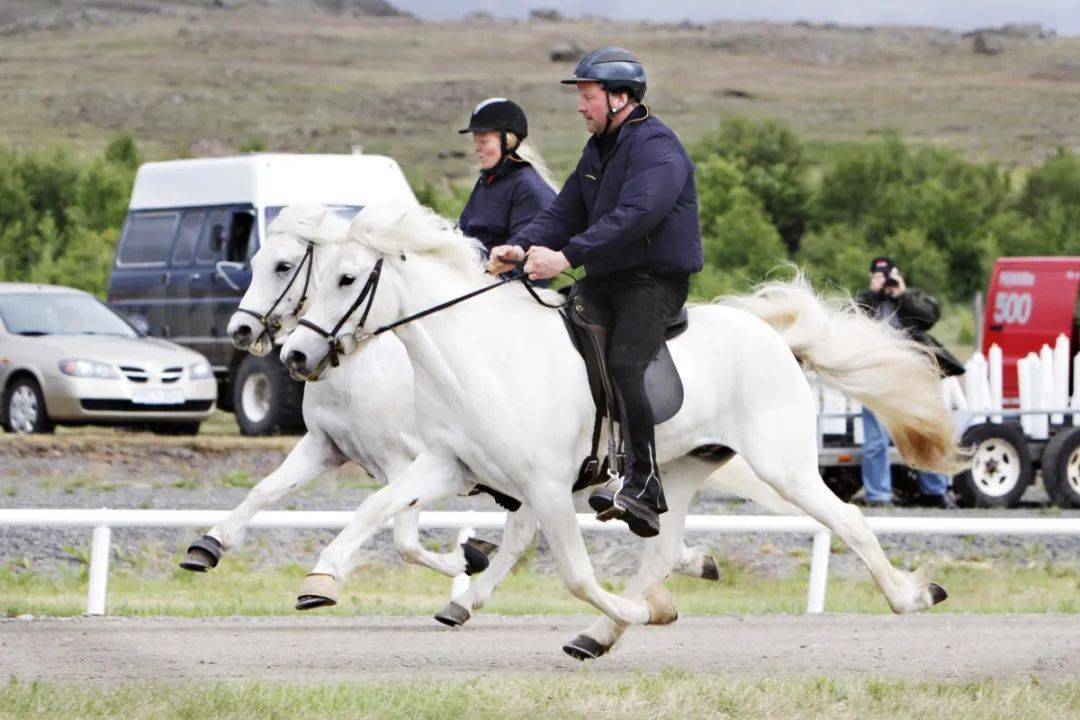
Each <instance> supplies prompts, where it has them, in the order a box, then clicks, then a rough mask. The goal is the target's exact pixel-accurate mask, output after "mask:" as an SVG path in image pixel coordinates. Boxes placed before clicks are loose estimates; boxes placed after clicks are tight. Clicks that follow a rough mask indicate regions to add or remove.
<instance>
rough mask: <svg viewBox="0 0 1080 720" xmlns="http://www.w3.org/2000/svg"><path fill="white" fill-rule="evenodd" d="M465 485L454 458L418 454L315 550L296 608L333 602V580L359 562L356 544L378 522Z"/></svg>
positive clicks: (367, 537)
mask: <svg viewBox="0 0 1080 720" xmlns="http://www.w3.org/2000/svg"><path fill="white" fill-rule="evenodd" d="M463 489H465V488H464V486H463V482H462V468H461V466H460V464H459V463H458V462H457V460H456V459H454V458H452V457H446V456H444V455H438V454H435V453H432V452H427V451H425V452H423V453H421V454H420V455H419V456H418V457H417V458H416V460H414V461H413V462H412V464H411V465H409V467H408V468H407V469H406V470H405V472H403V473H402V474H401V475H400V476H398V477H397V478H396V479H395V480H394V481H393V482H391V483H390V484H389V485H386V486H384V487H382V488H380V489H379V490H377V491H376V492H374V493H372V494H371V495H369V496H368V497H367V498H366V499H365V500H364V502H363V503H361V504H360V507H359V508H357V510H356V514H355V515H354V516H353V519H352V520H350V521H349V524H348V525H346V526H345V528H344V529H343V530H342V531H341V532H340V533H339V534H338V536H337V537H336V538H334V540H333V542H331V543H330V544H329V545H327V546H326V548H325V549H324V550H323V551H322V553H321V554H320V555H319V561H318V563H316V565H315V567H314V568H313V569H312V571H311V572H310V573H308V576H307V578H305V580H304V582H303V584H302V585H301V587H300V592H299V597H298V599H297V603H296V608H297V609H298V610H308V609H311V608H316V607H321V606H324V605H334V604H336V603H337V584H338V581H340V580H344V579H345V578H347V577H348V575H349V573H350V572H352V570H353V569H354V568H355V567H356V565H357V564H358V562H359V555H360V547H361V546H362V545H363V544H364V543H365V542H367V541H368V540H369V539H371V536H372V535H374V534H375V533H376V532H377V531H378V530H379V528H380V527H382V525H383V523H385V522H386V521H387V520H389V519H390V518H391V517H393V516H395V515H397V514H398V513H400V512H403V511H405V510H407V509H409V508H413V507H420V506H422V505H425V504H427V503H430V502H433V501H435V500H439V499H441V498H444V497H446V496H448V495H452V494H453V493H455V492H458V491H461V490H463Z"/></svg>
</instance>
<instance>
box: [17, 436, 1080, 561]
mask: <svg viewBox="0 0 1080 720" xmlns="http://www.w3.org/2000/svg"><path fill="white" fill-rule="evenodd" d="M293 442H294V439H289V438H270V439H262V438H260V439H249V438H238V437H232V438H229V437H214V436H209V437H207V436H200V437H199V438H197V439H195V440H192V439H174V438H168V439H166V438H155V437H153V436H141V435H131V436H125V435H121V434H101V435H59V436H56V437H51V438H50V437H44V438H33V439H30V440H28V439H26V438H16V437H12V436H3V437H0V507H7V508H41V507H54V508H95V507H103V506H104V507H110V508H172V509H229V508H232V507H233V506H235V505H236V504H237V503H238V502H240V500H241V499H242V498H243V497H244V495H245V494H246V493H247V491H248V488H249V487H250V485H251V484H253V483H254V482H256V481H257V480H258V479H259V478H261V477H263V476H264V475H266V474H267V473H269V472H270V471H271V470H273V469H274V468H275V467H276V466H277V465H278V464H279V463H280V462H281V460H282V459H283V458H284V457H285V455H286V453H287V451H288V448H289V447H291V444H292V443H293ZM376 487H377V485H376V484H375V483H374V482H373V481H372V480H371V479H370V478H369V477H367V476H366V475H365V474H364V473H363V471H361V470H360V469H359V468H357V467H355V466H353V465H351V464H350V465H346V466H345V467H343V468H341V469H340V470H338V471H335V472H334V473H331V474H330V475H328V476H327V477H323V478H320V479H318V480H316V481H315V482H313V483H312V484H311V485H310V486H309V487H307V488H305V489H303V490H301V491H299V492H297V493H295V494H294V495H292V496H290V497H288V498H286V499H285V501H284V502H283V503H282V506H281V507H282V508H283V509H298V510H347V509H352V508H354V507H356V506H357V505H358V504H359V503H360V502H361V501H362V500H363V499H364V498H365V497H366V496H367V495H369V494H370V493H371V492H373V491H374V489H376ZM1025 499H1026V500H1028V502H1027V503H1026V505H1025V507H1021V508H1017V509H1014V510H1008V511H1005V510H962V511H958V512H959V513H962V514H964V515H966V516H997V515H1001V514H1008V515H1009V516H1010V517H1021V516H1040V515H1050V516H1069V517H1080V511H1075V510H1073V511H1060V510H1057V509H1054V508H1044V507H1040V506H1039V503H1040V501H1044V500H1045V495H1043V494H1042V492H1041V489H1039V488H1032V489H1030V490H1029V493H1028V495H1027V496H1026V498H1025ZM432 509H476V510H496V509H498V508H496V507H495V505H494V503H493V502H492V501H491V500H490V499H489V498H487V497H486V496H482V497H474V498H453V499H451V500H448V501H445V502H443V503H441V504H440V505H439V506H437V507H436V508H432ZM692 512H693V513H696V514H710V513H717V514H759V513H761V509H760V508H759V507H757V506H755V505H754V504H752V503H745V502H742V501H739V500H734V499H732V498H729V497H725V496H722V495H719V494H716V493H702V494H700V495H699V496H698V497H697V499H696V500H695V502H694V505H693V508H692ZM868 512H870V513H874V514H900V515H937V516H941V515H946V514H948V513H947V512H946V511H937V510H925V509H915V508H903V509H895V510H878V509H875V510H871V511H868ZM424 535H425V538H426V539H427V540H429V541H431V542H433V543H441V544H443V545H444V546H445V545H448V544H449V543H450V542H452V541H453V535H452V533H449V532H445V531H443V532H431V533H426V532H425V533H424ZM490 535H491V539H493V540H496V541H497V539H498V538H497V533H493V534H490ZM194 537H195V534H193V533H192V532H191V531H181V530H139V529H125V530H116V531H114V533H113V543H114V552H115V553H116V555H117V556H118V557H119V558H120V561H121V562H123V558H125V557H128V558H130V557H140V556H146V555H147V554H149V555H151V556H159V557H170V556H171V555H173V554H177V555H178V554H179V553H180V552H181V550H182V548H183V547H185V546H186V544H187V542H189V541H190V540H192V539H194ZM331 537H332V532H331V531H282V530H275V531H252V532H251V533H250V534H249V535H248V541H249V542H248V546H249V547H248V549H247V550H246V551H245V552H246V553H247V554H248V555H249V557H252V558H253V560H254V562H255V563H256V564H257V565H258V564H260V563H266V564H275V563H282V562H284V561H287V560H295V561H297V562H300V563H301V564H303V565H307V564H310V563H311V562H312V561H313V560H314V557H315V553H316V552H317V549H318V548H320V547H322V546H323V545H324V544H325V543H327V542H329V540H330V539H331ZM586 540H587V542H588V544H589V546H590V550H591V552H592V554H593V560H594V562H595V564H596V566H597V568H598V571H599V572H600V573H601V575H614V574H623V573H627V572H630V571H631V570H632V569H633V568H634V567H635V565H636V558H637V552H636V548H637V546H638V541H637V540H636V539H635V538H633V536H631V535H630V534H629V533H625V534H622V533H590V534H588V535H587V536H586ZM88 541H89V533H88V532H87V531H86V530H82V529H60V528H0V564H2V565H3V566H6V565H7V564H8V563H9V562H11V561H13V560H19V561H23V559H29V560H30V561H31V562H32V564H33V565H32V566H33V567H34V568H35V570H38V571H45V572H48V571H50V569H51V570H58V569H61V568H64V567H67V566H71V565H72V564H73V563H76V562H78V561H77V560H76V559H75V558H74V557H73V550H75V551H77V550H78V549H79V548H81V547H83V546H85V545H86V544H87V543H88ZM688 542H690V543H692V544H693V543H705V544H708V545H709V546H711V547H713V548H714V549H716V550H717V551H718V552H719V553H720V554H721V555H724V556H727V557H728V558H730V559H731V560H732V561H733V562H735V563H737V564H739V565H742V566H744V567H746V568H748V569H750V570H751V571H753V572H756V573H761V574H764V575H771V576H784V575H786V574H788V573H792V572H794V571H796V570H797V569H798V568H799V567H800V566H801V565H805V563H806V561H807V557H808V555H809V547H810V542H809V538H803V537H799V536H788V535H765V534H752V535H747V536H726V535H712V536H702V535H698V536H695V535H690V536H689V538H688ZM882 544H883V546H884V547H885V550H886V552H887V553H888V554H889V555H890V556H891V557H894V558H896V559H899V560H901V561H904V559H907V558H910V559H911V560H912V563H911V564H914V559H915V557H914V556H916V555H924V556H925V555H927V554H930V555H934V556H938V557H943V558H947V559H953V560H965V561H973V562H981V561H993V560H1003V559H1004V560H1011V561H1016V562H1022V563H1030V562H1036V563H1038V562H1053V563H1055V564H1060V563H1069V564H1076V563H1078V562H1080V538H1041V539H1032V538H1009V537H966V538H965V537H949V536H883V537H882ZM365 562H370V563H388V564H394V563H397V562H399V560H398V559H397V556H396V553H395V552H394V551H393V547H392V543H391V538H390V533H389V532H380V533H378V534H377V535H376V537H375V539H374V541H373V542H372V543H371V544H370V548H369V551H368V553H367V555H366V556H365ZM536 562H537V564H538V567H540V568H541V569H543V570H549V571H550V570H552V569H553V565H552V561H551V558H550V556H549V555H548V553H547V552H546V550H545V546H544V543H543V540H542V539H541V540H540V545H539V548H538V553H537V560H536ZM166 567H171V563H170V564H169V565H168V566H167V565H166V564H164V563H161V564H160V570H161V571H164V570H165V568H166ZM830 571H831V572H833V573H836V574H838V575H839V576H841V577H843V576H853V575H859V574H860V573H862V572H863V571H862V567H861V564H860V563H859V562H858V560H857V559H856V558H855V557H854V556H853V554H852V553H850V552H845V553H841V554H838V555H835V556H834V558H833V561H832V563H831V570H830Z"/></svg>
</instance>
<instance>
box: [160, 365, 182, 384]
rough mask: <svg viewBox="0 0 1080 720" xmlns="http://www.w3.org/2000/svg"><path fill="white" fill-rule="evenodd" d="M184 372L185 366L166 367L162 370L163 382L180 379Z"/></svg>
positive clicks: (167, 382) (172, 381)
mask: <svg viewBox="0 0 1080 720" xmlns="http://www.w3.org/2000/svg"><path fill="white" fill-rule="evenodd" d="M183 374H184V368H182V367H171V368H165V369H164V370H162V371H161V382H163V383H165V384H166V385H168V384H169V383H174V382H176V381H177V380H179V379H180V376H181V375H183Z"/></svg>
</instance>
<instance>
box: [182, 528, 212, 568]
mask: <svg viewBox="0 0 1080 720" xmlns="http://www.w3.org/2000/svg"><path fill="white" fill-rule="evenodd" d="M219 560H221V543H220V542H218V540H217V538H213V537H210V536H209V535H203V536H202V537H201V538H199V539H198V540H196V541H195V542H193V543H191V545H190V546H188V549H187V555H186V556H184V559H183V560H181V561H180V567H182V568H183V569H184V570H190V571H191V572H206V571H207V570H210V569H212V568H216V567H217V564H218V561H219Z"/></svg>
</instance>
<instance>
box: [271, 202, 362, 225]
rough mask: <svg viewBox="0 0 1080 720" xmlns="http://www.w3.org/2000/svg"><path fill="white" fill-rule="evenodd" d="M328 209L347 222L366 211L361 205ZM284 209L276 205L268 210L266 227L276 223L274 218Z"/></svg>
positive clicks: (333, 206)
mask: <svg viewBox="0 0 1080 720" xmlns="http://www.w3.org/2000/svg"><path fill="white" fill-rule="evenodd" d="M327 207H329V208H330V209H331V210H333V211H334V214H335V215H340V216H341V218H342V219H343V220H345V221H347V222H352V220H353V218H355V217H356V213H358V212H360V211H361V210H363V209H364V208H363V207H362V206H360V205H328V206H327ZM284 208H285V206H284V205H274V206H271V207H268V208H266V227H270V223H272V222H274V218H276V217H277V216H278V215H280V214H281V211H282V210H283V209H284Z"/></svg>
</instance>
